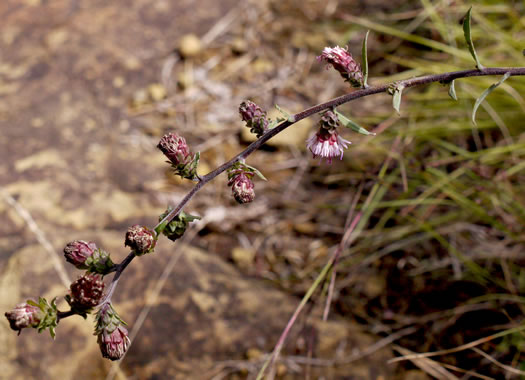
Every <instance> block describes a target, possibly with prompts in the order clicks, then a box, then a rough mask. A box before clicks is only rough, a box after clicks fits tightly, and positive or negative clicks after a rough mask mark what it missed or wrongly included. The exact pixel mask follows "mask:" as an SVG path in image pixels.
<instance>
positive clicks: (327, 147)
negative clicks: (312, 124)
mask: <svg viewBox="0 0 525 380" xmlns="http://www.w3.org/2000/svg"><path fill="white" fill-rule="evenodd" d="M347 144H351V142H350V141H347V140H345V139H344V138H342V137H341V136H339V133H337V130H332V131H328V130H326V129H325V128H319V131H318V132H317V133H316V134H315V135H314V136H312V137H310V138H309V139H308V140H306V147H307V148H308V149H310V151H311V152H312V154H313V155H314V157H321V158H326V159H327V160H328V163H329V164H331V163H332V158H334V157H339V159H343V153H344V150H343V149H346V148H347Z"/></svg>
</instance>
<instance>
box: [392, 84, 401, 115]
mask: <svg viewBox="0 0 525 380" xmlns="http://www.w3.org/2000/svg"><path fill="white" fill-rule="evenodd" d="M402 94H403V87H401V86H399V87H397V88H396V89H395V90H394V94H393V95H392V106H393V107H394V109H395V110H396V112H397V114H398V115H401V112H400V111H399V107H400V106H401V95H402Z"/></svg>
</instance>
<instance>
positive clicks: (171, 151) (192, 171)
mask: <svg viewBox="0 0 525 380" xmlns="http://www.w3.org/2000/svg"><path fill="white" fill-rule="evenodd" d="M157 148H159V149H160V150H161V151H162V153H164V155H165V156H166V157H167V158H168V159H169V160H170V162H171V167H172V168H173V170H174V172H175V174H177V175H180V176H181V177H182V178H187V179H195V178H197V166H198V164H199V159H200V154H199V153H198V152H197V153H195V154H192V153H191V152H190V148H189V147H188V144H186V140H185V139H184V137H181V136H179V135H177V134H176V133H172V132H170V133H168V134H166V135H164V136H163V137H162V138H161V139H160V141H159V143H158V145H157Z"/></svg>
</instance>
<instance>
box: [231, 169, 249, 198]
mask: <svg viewBox="0 0 525 380" xmlns="http://www.w3.org/2000/svg"><path fill="white" fill-rule="evenodd" d="M251 177H253V174H252V175H250V173H245V172H240V173H238V174H235V175H233V176H232V177H231V179H230V181H229V182H228V185H229V186H231V187H232V193H233V197H234V198H235V200H236V201H237V202H239V203H241V204H242V203H249V202H252V201H253V200H254V199H255V190H254V187H255V186H254V184H253V181H252V180H251Z"/></svg>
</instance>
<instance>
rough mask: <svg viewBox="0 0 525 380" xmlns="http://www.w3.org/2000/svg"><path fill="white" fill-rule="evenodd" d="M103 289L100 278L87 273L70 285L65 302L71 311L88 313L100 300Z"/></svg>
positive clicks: (103, 285)
mask: <svg viewBox="0 0 525 380" xmlns="http://www.w3.org/2000/svg"><path fill="white" fill-rule="evenodd" d="M104 287H105V284H104V282H103V281H102V276H100V275H97V274H92V273H88V274H86V275H84V276H82V277H80V278H79V279H78V280H76V281H75V282H73V283H72V284H71V286H70V294H69V295H67V296H66V301H67V302H68V303H69V305H70V306H71V308H72V309H74V310H77V311H80V312H88V311H90V309H92V308H94V307H95V306H97V305H98V304H99V303H100V301H101V300H102V296H103V295H104Z"/></svg>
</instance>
